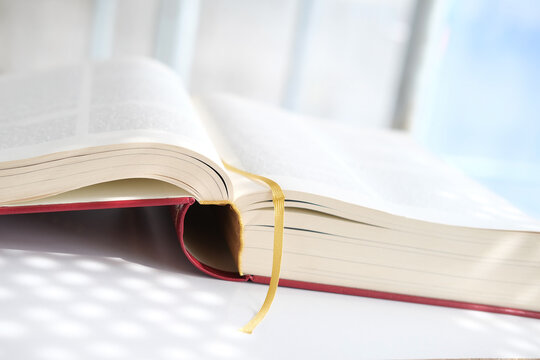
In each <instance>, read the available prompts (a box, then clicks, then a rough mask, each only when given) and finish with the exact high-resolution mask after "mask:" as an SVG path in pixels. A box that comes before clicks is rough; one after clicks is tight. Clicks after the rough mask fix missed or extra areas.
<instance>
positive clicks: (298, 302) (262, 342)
mask: <svg viewBox="0 0 540 360" xmlns="http://www.w3.org/2000/svg"><path fill="white" fill-rule="evenodd" d="M120 226H121V227H122V230H121V234H122V235H121V236H119V235H118V234H119V233H118V228H119V227H120ZM0 274H1V275H0V276H1V279H2V281H1V283H0V358H6V359H98V358H99V359H130V360H135V359H155V360H157V359H184V358H186V359H191V358H197V359H199V358H214V359H283V358H302V359H329V358H336V359H347V358H350V359H359V358H456V357H535V356H536V357H537V356H540V320H534V319H527V318H520V317H514V316H508V315H497V314H489V313H482V312H475V311H469V310H457V309H449V308H441V307H434V306H427V305H416V304H408V303H400V302H393V301H385V300H376V299H368V298H361V297H354V296H347V295H337V294H328V293H319V292H313V291H307V290H297V289H288V288H279V289H278V293H277V296H276V299H275V301H274V304H273V306H272V309H271V310H270V313H269V314H268V316H267V317H266V319H265V320H264V321H263V322H262V324H261V325H260V326H259V327H258V328H257V329H256V330H255V332H254V333H253V334H252V335H246V334H243V333H240V332H239V331H237V329H238V328H239V327H241V326H242V325H243V324H244V323H245V322H246V321H248V320H249V319H250V317H251V316H252V315H253V314H254V313H255V311H256V310H257V309H258V308H259V307H260V305H261V304H262V301H263V299H264V296H265V294H266V289H267V288H266V286H264V285H258V284H245V283H232V282H227V281H221V280H216V279H213V278H210V277H207V276H206V275H204V274H201V273H199V272H198V270H196V269H195V268H194V267H193V266H192V265H191V264H190V263H189V262H188V261H187V260H186V259H185V258H184V257H183V255H182V254H181V252H180V248H179V245H178V243H177V240H176V237H175V234H174V230H173V228H172V224H171V221H170V218H169V216H168V211H167V209H163V208H161V209H160V208H153V209H131V210H125V209H124V210H121V211H120V210H105V211H100V212H97V213H96V212H92V213H89V212H75V213H62V214H60V213H59V214H35V215H16V216H12V215H10V216H0Z"/></svg>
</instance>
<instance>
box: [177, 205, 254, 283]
mask: <svg viewBox="0 0 540 360" xmlns="http://www.w3.org/2000/svg"><path fill="white" fill-rule="evenodd" d="M194 202H195V199H193V201H191V202H186V203H183V204H178V205H175V206H172V207H171V213H172V216H173V220H174V226H175V228H176V234H177V236H178V241H179V242H180V247H181V248H182V251H183V252H184V254H185V255H186V257H187V259H188V260H189V261H190V262H191V263H192V264H193V265H194V266H195V267H196V268H197V269H199V270H200V271H202V272H204V273H205V274H208V275H210V276H212V277H215V278H218V279H221V280H229V281H248V280H250V278H251V276H240V274H238V273H233V272H227V271H222V270H218V269H215V268H212V267H210V266H208V265H206V264H203V263H202V262H200V261H199V260H197V259H196V258H195V257H194V256H193V255H192V254H191V253H190V252H189V250H188V249H187V248H186V244H185V241H184V240H185V239H184V225H185V218H186V214H187V212H188V210H189V207H190V206H191V205H193V203H194ZM223 241H225V239H223Z"/></svg>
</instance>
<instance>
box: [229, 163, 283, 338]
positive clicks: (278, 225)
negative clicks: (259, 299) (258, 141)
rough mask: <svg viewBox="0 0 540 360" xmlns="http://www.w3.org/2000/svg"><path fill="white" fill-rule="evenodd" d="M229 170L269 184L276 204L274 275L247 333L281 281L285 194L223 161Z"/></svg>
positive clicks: (277, 187) (253, 175) (269, 301)
mask: <svg viewBox="0 0 540 360" xmlns="http://www.w3.org/2000/svg"><path fill="white" fill-rule="evenodd" d="M223 164H224V165H225V168H226V169H227V170H230V171H233V172H236V173H238V174H240V175H243V176H245V177H247V178H250V179H252V180H257V181H260V182H263V183H265V184H266V185H268V187H269V188H270V190H271V191H272V203H273V205H274V251H273V252H274V255H273V259H272V276H271V278H270V286H269V287H268V292H267V293H266V298H265V299H264V303H263V304H262V306H261V309H260V310H259V311H258V312H257V314H255V316H253V318H252V319H251V320H250V321H249V322H248V323H247V324H246V325H245V326H244V327H243V328H241V329H240V331H242V332H245V333H247V334H251V333H252V332H253V330H254V329H255V328H256V327H257V325H259V323H260V322H261V321H262V319H264V317H265V316H266V314H267V313H268V310H270V306H271V305H272V301H274V297H275V296H276V291H277V287H278V283H279V274H280V272H281V257H282V254H283V227H284V215H285V195H284V194H283V190H281V187H280V186H279V185H278V184H277V183H276V182H275V181H273V180H270V179H268V178H265V177H264V176H260V175H255V174H251V173H248V172H247V171H243V170H240V169H237V168H235V167H234V166H231V165H229V164H227V163H226V162H223Z"/></svg>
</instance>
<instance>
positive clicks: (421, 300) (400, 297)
mask: <svg viewBox="0 0 540 360" xmlns="http://www.w3.org/2000/svg"><path fill="white" fill-rule="evenodd" d="M250 280H252V281H253V282H256V283H260V284H269V283H270V278H269V277H266V276H257V275H251V276H250ZM279 285H280V286H286V287H293V288H299V289H307V290H315V291H325V292H332V293H338V294H346V295H356V296H363V297H369V298H376V299H384V300H395V301H404V302H410V303H416V304H425V305H436V306H445V307H450V308H458V309H467V310H478V311H484V312H491V313H498V314H507V315H516V316H524V317H530V318H535V319H540V312H536V311H529V310H520V309H512V308H505V307H500V306H493V305H483V304H474V303H468V302H463V301H454V300H444V299H435V298H430V297H423V296H413V295H404V294H395V293H390V292H384V291H374V290H366V289H357V288H351V287H345V286H335V285H326V284H317V283H311V282H304V281H296V280H287V279H279Z"/></svg>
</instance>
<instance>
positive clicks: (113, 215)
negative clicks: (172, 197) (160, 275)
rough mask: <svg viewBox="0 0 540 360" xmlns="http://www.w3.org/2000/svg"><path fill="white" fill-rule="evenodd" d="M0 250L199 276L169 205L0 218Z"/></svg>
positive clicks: (3, 216) (4, 216)
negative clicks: (80, 257) (94, 259)
mask: <svg viewBox="0 0 540 360" xmlns="http://www.w3.org/2000/svg"><path fill="white" fill-rule="evenodd" d="M0 249H17V250H29V251H43V252H54V253H64V254H76V255H86V256H96V257H118V258H122V259H124V260H126V261H129V262H134V263H139V264H142V265H145V266H150V267H153V268H156V269H161V270H169V271H174V272H181V273H190V274H197V275H201V276H203V275H202V274H200V272H199V271H197V270H196V269H195V268H194V267H193V265H192V264H190V263H189V261H188V260H187V259H186V257H185V255H184V254H183V253H182V250H181V248H180V244H179V242H178V238H177V236H176V233H175V228H174V225H173V221H172V218H171V215H170V212H169V208H168V207H145V208H127V209H107V210H85V211H69V212H56V213H38V214H23V215H2V216H0Z"/></svg>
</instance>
